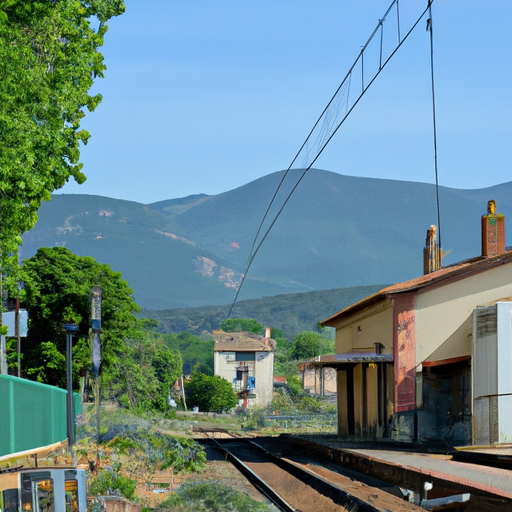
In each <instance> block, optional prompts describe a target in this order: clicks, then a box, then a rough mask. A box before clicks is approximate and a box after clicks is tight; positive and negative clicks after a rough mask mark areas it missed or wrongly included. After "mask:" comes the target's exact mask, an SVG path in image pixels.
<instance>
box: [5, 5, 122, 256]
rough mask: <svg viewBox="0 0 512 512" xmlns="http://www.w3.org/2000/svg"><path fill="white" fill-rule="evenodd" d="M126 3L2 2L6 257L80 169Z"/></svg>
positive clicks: (79, 174) (77, 177) (79, 177)
mask: <svg viewBox="0 0 512 512" xmlns="http://www.w3.org/2000/svg"><path fill="white" fill-rule="evenodd" d="M124 9H125V6H124V1H123V0H59V1H54V0H1V1H0V77H1V79H0V148H1V149H0V225H1V226H2V229H1V231H0V256H1V262H2V263H3V264H5V261H6V260H7V259H9V255H12V254H14V253H16V252H17V248H18V245H20V243H21V238H20V235H21V233H23V232H24V231H27V230H29V229H30V228H32V227H33V226H34V224H35V223H36V220H37V210H38V209H39V206H40V204H41V202H42V201H47V200H49V199H50V194H51V193H52V192H53V191H54V190H56V189H59V188H61V187H62V186H63V185H64V184H65V183H66V182H67V181H68V180H69V179H70V178H71V177H72V178H74V179H75V180H76V181H77V182H78V183H82V182H84V181H85V176H84V175H83V174H82V172H81V168H82V164H81V163H79V157H80V144H81V143H83V144H86V143H87V140H88V139H89V133H88V132H87V131H86V130H83V129H81V127H80V123H81V120H82V118H83V117H84V115H85V114H84V110H85V109H87V110H88V111H89V112H92V111H93V110H94V109H95V108H96V106H97V105H98V104H99V103H100V101H101V95H100V94H96V95H91V94H89V90H90V88H91V86H92V84H93V80H94V78H95V77H97V76H99V77H102V76H103V72H104V70H105V69H106V67H105V64H104V63H103V56H102V54H101V53H100V52H99V51H98V49H99V48H100V47H101V46H102V44H103V40H104V35H105V33H106V31H107V25H106V24H105V23H106V22H107V21H108V20H109V19H110V18H112V17H113V16H117V15H119V14H121V13H122V12H124Z"/></svg>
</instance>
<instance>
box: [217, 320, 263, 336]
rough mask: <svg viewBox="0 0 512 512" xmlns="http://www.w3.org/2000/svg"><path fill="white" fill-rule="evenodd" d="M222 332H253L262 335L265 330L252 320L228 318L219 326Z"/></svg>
mask: <svg viewBox="0 0 512 512" xmlns="http://www.w3.org/2000/svg"><path fill="white" fill-rule="evenodd" d="M220 328H221V329H222V330H223V331H224V332H253V333H254V334H263V332H264V330H265V328H264V327H263V325H261V324H260V323H259V322H258V321H256V320H254V319H253V318H228V319H227V320H224V322H222V323H221V324H220Z"/></svg>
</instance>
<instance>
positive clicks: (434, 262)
mask: <svg viewBox="0 0 512 512" xmlns="http://www.w3.org/2000/svg"><path fill="white" fill-rule="evenodd" d="M440 268H441V247H438V246H437V228H436V226H434V225H432V226H430V229H428V230H427V239H426V241H425V248H424V249H423V274H430V273H431V272H435V271H436V270H439V269H440Z"/></svg>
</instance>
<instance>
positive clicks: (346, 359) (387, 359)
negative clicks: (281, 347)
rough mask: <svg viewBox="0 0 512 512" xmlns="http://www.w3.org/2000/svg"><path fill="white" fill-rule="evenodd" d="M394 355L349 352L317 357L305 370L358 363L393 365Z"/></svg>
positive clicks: (308, 362)
mask: <svg viewBox="0 0 512 512" xmlns="http://www.w3.org/2000/svg"><path fill="white" fill-rule="evenodd" d="M393 362H394V357H393V354H377V353H376V352H347V353H345V354H328V355H325V356H320V357H315V359H311V360H310V361H307V362H306V363H305V365H304V366H305V368H314V367H315V366H327V367H330V368H337V367H339V366H343V365H347V364H358V363H393Z"/></svg>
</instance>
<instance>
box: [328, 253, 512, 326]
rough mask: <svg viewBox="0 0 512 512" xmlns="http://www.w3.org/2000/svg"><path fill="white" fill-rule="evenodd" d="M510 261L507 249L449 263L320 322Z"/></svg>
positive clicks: (385, 290)
mask: <svg viewBox="0 0 512 512" xmlns="http://www.w3.org/2000/svg"><path fill="white" fill-rule="evenodd" d="M510 262H512V251H511V250H508V251H507V252H505V253H503V254H499V255H498V256H492V257H487V258H485V257H481V256H480V257H477V258H472V259H470V260H466V261H463V262H461V263H457V264H455V265H451V266H449V267H445V268H441V269H440V270H436V271H435V272H431V273H430V274H425V275H423V276H420V277H416V278H415V279H411V280H409V281H404V282H403V283H397V284H394V285H391V286H388V287H386V288H383V289H382V290H380V291H379V292H377V293H374V294H373V295H370V296H369V297H366V298H364V299H362V300H360V301H359V302H356V303H355V304H352V305H350V306H348V307H346V308H345V309H342V310H341V311H339V312H338V313H336V314H334V315H332V316H330V317H329V318H327V319H326V320H324V321H323V322H321V324H322V325H325V326H329V325H330V324H331V323H332V322H334V321H336V320H340V319H342V318H347V317H349V316H351V315H353V314H354V313H356V312H358V311H361V310H363V309H365V308H367V307H369V306H372V305H373V304H376V303H378V302H381V301H384V300H387V299H388V297H389V296H390V295H394V294H396V293H405V292H411V291H414V290H419V289H421V288H425V287H428V286H431V285H434V284H438V283H441V286H442V284H443V281H448V280H449V279H454V278H464V277H465V276H467V275H472V274H476V273H478V272H483V271H485V270H488V269H491V268H494V267H497V266H499V265H504V264H506V263H510ZM446 284H447V283H446Z"/></svg>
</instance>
